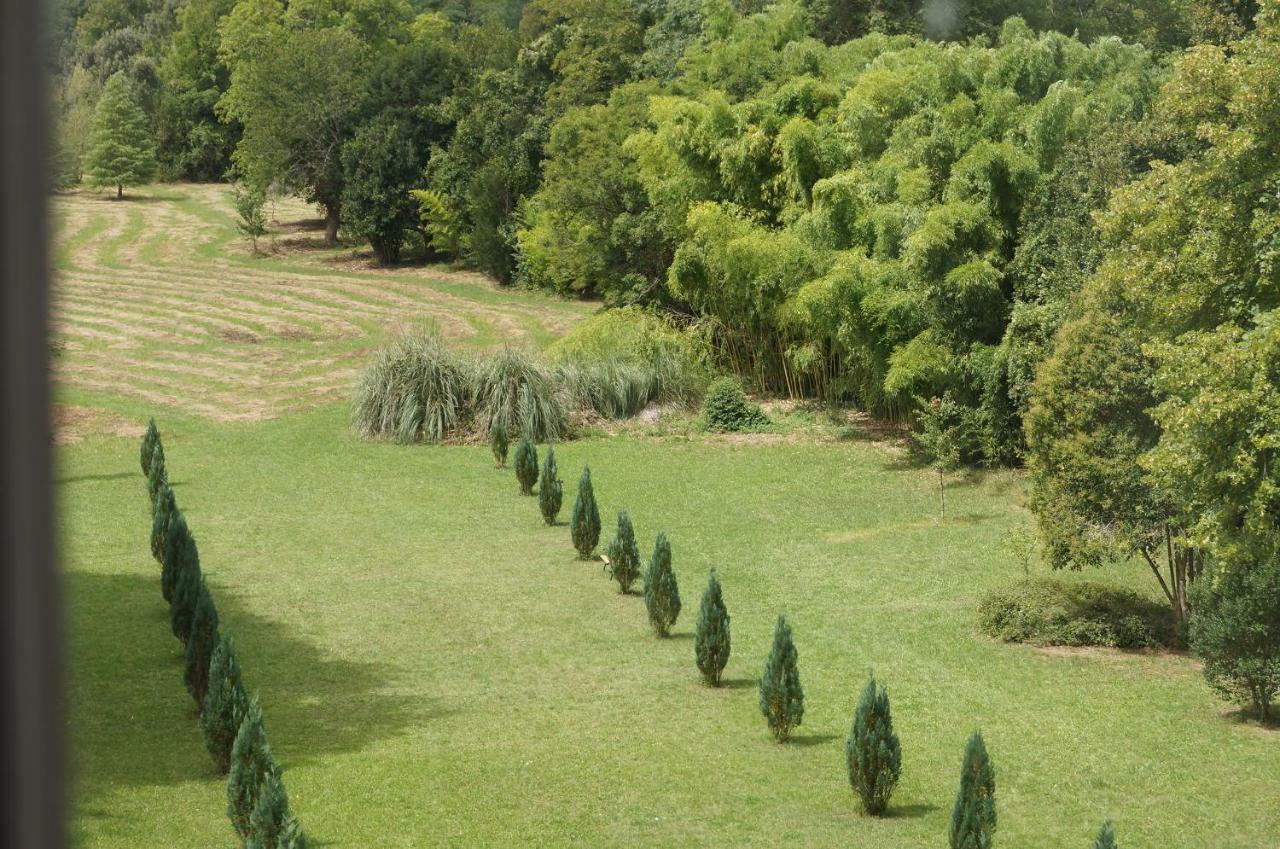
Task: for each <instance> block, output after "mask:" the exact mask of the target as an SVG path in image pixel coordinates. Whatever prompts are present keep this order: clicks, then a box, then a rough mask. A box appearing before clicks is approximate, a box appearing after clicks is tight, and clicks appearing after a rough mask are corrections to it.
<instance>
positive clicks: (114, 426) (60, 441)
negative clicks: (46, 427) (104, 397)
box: [53, 404, 146, 445]
mask: <svg viewBox="0 0 1280 849" xmlns="http://www.w3.org/2000/svg"><path fill="white" fill-rule="evenodd" d="M145 431H146V428H145V427H143V426H142V425H141V424H138V423H137V422H135V421H131V420H130V419H127V418H125V417H124V416H120V415H116V414H115V413H112V412H108V411H107V410H99V409H97V408H96V407H76V406H72V405H69V404H55V405H54V406H53V444H54V445H74V444H76V443H77V442H83V441H84V440H85V439H87V438H88V437H91V436H115V437H128V438H131V439H136V438H141V436H142V434H143V433H144V432H145Z"/></svg>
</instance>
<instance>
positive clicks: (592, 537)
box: [569, 467, 600, 560]
mask: <svg viewBox="0 0 1280 849" xmlns="http://www.w3.org/2000/svg"><path fill="white" fill-rule="evenodd" d="M569 532H570V534H572V536H573V547H574V548H576V549H577V550H578V557H579V558H580V559H582V560H589V559H590V558H591V552H593V551H595V550H596V546H597V545H599V544H600V510H599V508H598V507H596V493H595V489H594V488H593V487H592V486H591V469H590V467H583V469H582V478H581V479H580V480H579V481H578V497H577V498H576V499H574V502H573V513H572V514H571V516H570V519H569Z"/></svg>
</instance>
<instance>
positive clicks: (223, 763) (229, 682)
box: [200, 635, 249, 775]
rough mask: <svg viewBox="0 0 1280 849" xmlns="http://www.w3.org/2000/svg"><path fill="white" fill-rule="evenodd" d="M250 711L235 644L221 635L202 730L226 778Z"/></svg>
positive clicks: (211, 661)
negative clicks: (241, 726)
mask: <svg viewBox="0 0 1280 849" xmlns="http://www.w3.org/2000/svg"><path fill="white" fill-rule="evenodd" d="M248 709H249V700H248V698H247V697H246V696H245V693H244V685H243V683H242V682H241V680H240V664H239V662H238V661H237V660H236V652H235V645H234V644H233V643H232V642H231V638H230V637H228V636H225V635H224V636H221V637H220V638H219V639H218V644H217V646H215V647H214V650H213V656H212V657H211V658H210V659H209V687H208V691H207V692H206V693H205V694H204V704H203V705H201V707H200V731H201V732H202V733H203V734H204V745H205V748H206V749H208V750H209V756H210V757H212V758H213V763H214V765H215V766H216V767H217V768H218V772H219V773H220V774H222V775H226V773H227V770H228V769H229V768H230V767H231V747H232V745H234V744H235V741H236V734H237V732H238V731H239V730H240V722H241V720H243V719H244V716H245V714H246V713H247V712H248Z"/></svg>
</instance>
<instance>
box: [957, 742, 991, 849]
mask: <svg viewBox="0 0 1280 849" xmlns="http://www.w3.org/2000/svg"><path fill="white" fill-rule="evenodd" d="M995 831H996V771H995V767H993V766H992V765H991V759H990V758H989V757H987V747H986V746H985V745H984V744H983V742H982V734H981V733H980V732H977V731H975V732H974V733H973V736H971V737H970V738H969V742H968V743H966V744H965V747H964V764H963V766H961V768H960V790H959V792H957V793H956V803H955V807H953V808H952V809H951V833H950V838H951V849H990V848H991V846H992V844H993V841H994V840H995Z"/></svg>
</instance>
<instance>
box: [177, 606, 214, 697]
mask: <svg viewBox="0 0 1280 849" xmlns="http://www.w3.org/2000/svg"><path fill="white" fill-rule="evenodd" d="M217 644H218V609H217V608H216V607H214V604H213V596H212V595H211V594H210V593H209V588H208V587H207V586H206V585H205V583H204V581H201V582H200V585H199V588H198V589H197V590H196V602H195V609H194V611H193V613H192V615H191V634H190V636H189V637H188V638H187V647H186V650H185V651H184V652H183V669H182V683H183V684H184V685H186V688H187V692H188V693H190V694H191V698H193V699H195V702H196V709H197V710H199V709H200V708H201V706H203V705H204V697H205V694H206V693H207V692H208V690H209V664H210V663H211V662H212V659H213V649H214V647H215V646H216V645H217Z"/></svg>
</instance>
